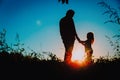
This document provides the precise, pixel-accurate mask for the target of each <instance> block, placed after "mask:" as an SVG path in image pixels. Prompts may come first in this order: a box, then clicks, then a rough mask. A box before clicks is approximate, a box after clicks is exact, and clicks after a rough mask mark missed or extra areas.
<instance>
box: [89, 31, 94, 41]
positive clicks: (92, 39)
mask: <svg viewBox="0 0 120 80" xmlns="http://www.w3.org/2000/svg"><path fill="white" fill-rule="evenodd" d="M87 39H88V40H91V41H92V42H91V43H93V41H94V34H93V32H88V33H87Z"/></svg>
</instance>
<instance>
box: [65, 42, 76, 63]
mask: <svg viewBox="0 0 120 80" xmlns="http://www.w3.org/2000/svg"><path fill="white" fill-rule="evenodd" d="M73 45H74V44H67V45H66V47H65V48H66V49H65V56H64V61H65V62H66V63H70V62H71V58H72V51H73Z"/></svg>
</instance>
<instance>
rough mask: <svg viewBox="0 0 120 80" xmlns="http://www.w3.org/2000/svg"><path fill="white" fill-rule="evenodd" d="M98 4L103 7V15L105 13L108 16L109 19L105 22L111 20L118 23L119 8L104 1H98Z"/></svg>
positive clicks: (119, 21) (119, 20) (119, 22)
mask: <svg viewBox="0 0 120 80" xmlns="http://www.w3.org/2000/svg"><path fill="white" fill-rule="evenodd" d="M98 5H101V6H102V7H103V8H104V9H105V12H104V13H103V15H105V14H107V15H108V17H109V19H108V20H107V21H105V23H108V22H112V23H116V24H119V25H120V14H119V11H120V8H119V9H118V10H119V11H118V10H117V9H115V8H113V7H111V5H109V4H107V3H106V2H105V1H101V2H98Z"/></svg>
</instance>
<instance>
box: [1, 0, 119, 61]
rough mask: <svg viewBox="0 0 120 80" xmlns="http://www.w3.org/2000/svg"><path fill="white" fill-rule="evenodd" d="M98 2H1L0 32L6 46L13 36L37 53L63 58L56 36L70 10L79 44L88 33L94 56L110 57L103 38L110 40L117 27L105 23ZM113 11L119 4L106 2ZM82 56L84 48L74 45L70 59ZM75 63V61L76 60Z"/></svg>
mask: <svg viewBox="0 0 120 80" xmlns="http://www.w3.org/2000/svg"><path fill="white" fill-rule="evenodd" d="M99 1H100V0H69V4H62V3H59V2H58V0H0V31H2V29H3V28H5V29H6V31H7V35H6V39H7V42H8V43H9V44H11V43H14V42H15V36H16V33H18V34H19V36H20V40H21V42H22V43H24V44H25V45H24V47H25V48H26V50H29V49H28V48H27V47H30V48H31V49H33V50H34V51H36V52H44V51H45V52H52V53H54V54H56V55H57V56H58V57H59V58H61V59H63V57H64V46H63V43H62V40H61V37H60V33H59V20H60V19H61V18H62V17H64V16H65V14H66V11H67V10H68V9H73V10H74V11H75V15H74V17H73V19H74V23H75V27H76V31H77V33H78V36H79V37H80V39H81V40H86V34H87V32H90V31H91V32H93V33H94V35H95V42H94V44H93V50H94V52H93V56H95V57H96V58H97V57H99V56H105V55H107V54H108V52H109V53H110V54H111V55H113V52H112V47H111V46H110V44H109V42H108V41H107V38H105V35H107V36H109V37H112V36H113V35H114V34H117V33H119V32H118V30H119V28H120V25H117V24H113V23H107V24H104V22H105V21H106V20H108V16H107V15H102V13H103V12H104V8H103V7H100V5H98V4H97V3H98V2H99ZM106 2H107V3H109V4H110V5H111V6H112V7H113V8H118V7H119V4H120V2H119V0H106ZM75 56H77V57H78V58H79V59H80V58H83V56H84V47H83V46H82V45H81V44H80V43H78V42H77V41H76V42H75V45H74V50H73V57H74V58H75ZM76 59H77V58H76Z"/></svg>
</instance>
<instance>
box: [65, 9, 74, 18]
mask: <svg viewBox="0 0 120 80" xmlns="http://www.w3.org/2000/svg"><path fill="white" fill-rule="evenodd" d="M74 14H75V12H74V11H73V10H72V9H70V10H68V11H67V13H66V16H67V17H73V16H74Z"/></svg>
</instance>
